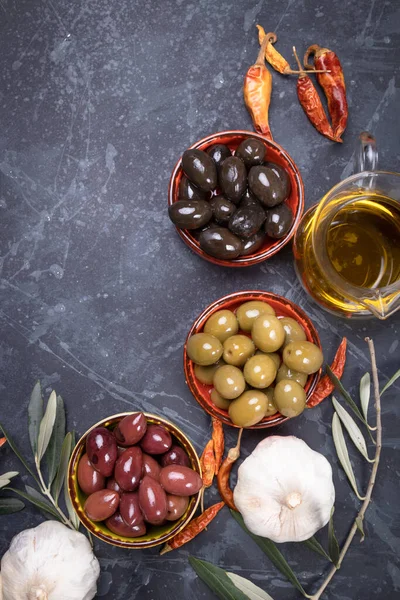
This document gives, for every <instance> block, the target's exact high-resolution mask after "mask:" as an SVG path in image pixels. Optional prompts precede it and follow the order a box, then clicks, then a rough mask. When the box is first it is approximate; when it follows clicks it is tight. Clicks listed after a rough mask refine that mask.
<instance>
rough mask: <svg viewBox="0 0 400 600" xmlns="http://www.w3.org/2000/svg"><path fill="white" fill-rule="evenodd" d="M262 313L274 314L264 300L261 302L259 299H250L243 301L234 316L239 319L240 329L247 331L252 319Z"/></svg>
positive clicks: (252, 322)
mask: <svg viewBox="0 0 400 600" xmlns="http://www.w3.org/2000/svg"><path fill="white" fill-rule="evenodd" d="M264 313H268V314H270V315H275V311H274V309H273V308H272V306H270V305H269V304H267V303H266V302H261V300H250V301H249V302H244V303H243V304H241V305H240V306H239V308H238V309H237V311H236V317H237V320H238V321H239V327H240V329H241V330H242V331H246V332H247V333H249V332H250V331H251V329H252V327H253V324H254V321H255V320H256V319H257V318H258V317H259V316H260V315H262V314H264Z"/></svg>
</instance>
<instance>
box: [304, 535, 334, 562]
mask: <svg viewBox="0 0 400 600" xmlns="http://www.w3.org/2000/svg"><path fill="white" fill-rule="evenodd" d="M302 543H303V544H304V545H305V546H307V548H309V550H312V551H313V552H316V553H317V554H320V555H321V556H323V557H324V558H326V559H327V560H329V561H330V562H332V560H331V557H330V556H329V554H327V553H326V552H325V550H324V548H323V547H322V546H321V544H320V543H319V541H318V540H317V539H316V538H315V537H314V536H313V537H310V539H308V540H304V542H302Z"/></svg>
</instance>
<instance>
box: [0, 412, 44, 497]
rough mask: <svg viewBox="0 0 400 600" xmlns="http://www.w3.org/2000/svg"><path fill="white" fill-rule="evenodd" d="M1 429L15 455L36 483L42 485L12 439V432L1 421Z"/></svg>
mask: <svg viewBox="0 0 400 600" xmlns="http://www.w3.org/2000/svg"><path fill="white" fill-rule="evenodd" d="M0 429H1V430H2V432H3V434H4V436H5V437H6V439H7V442H8V445H9V446H10V448H11V450H12V451H13V452H14V454H15V456H16V457H17V458H18V459H19V460H20V462H21V463H22V464H23V465H24V467H25V469H26V470H27V471H28V473H29V474H30V475H31V476H32V477H33V479H34V480H35V481H36V483H37V484H38V485H39V486H40V483H39V479H38V478H37V477H36V475H35V473H34V472H33V471H32V469H31V468H30V466H29V465H28V463H27V462H26V460H25V459H24V457H23V456H22V454H21V452H20V451H19V450H18V448H17V446H16V445H15V443H14V440H13V439H12V437H11V436H10V434H9V433H8V432H7V431H6V430H5V429H4V425H2V424H1V423H0Z"/></svg>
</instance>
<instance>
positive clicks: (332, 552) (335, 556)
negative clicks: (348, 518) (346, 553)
mask: <svg viewBox="0 0 400 600" xmlns="http://www.w3.org/2000/svg"><path fill="white" fill-rule="evenodd" d="M334 512H335V507H334V506H333V507H332V510H331V518H330V519H329V526H328V548H329V556H330V557H331V559H332V562H333V564H334V565H335V567H336V568H337V569H339V567H340V564H339V556H340V548H339V544H338V541H337V539H336V535H335V529H334V526H333V513H334Z"/></svg>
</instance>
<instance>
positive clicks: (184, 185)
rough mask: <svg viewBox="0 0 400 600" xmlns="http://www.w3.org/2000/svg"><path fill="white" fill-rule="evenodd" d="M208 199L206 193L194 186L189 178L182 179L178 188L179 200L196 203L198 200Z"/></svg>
mask: <svg viewBox="0 0 400 600" xmlns="http://www.w3.org/2000/svg"><path fill="white" fill-rule="evenodd" d="M206 197H207V194H206V192H203V190H201V189H200V188H198V187H196V186H195V185H193V183H191V182H190V181H189V179H188V178H187V177H185V176H183V177H182V179H181V180H180V182H179V187H178V200H193V201H194V202H195V201H196V200H205V199H206Z"/></svg>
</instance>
